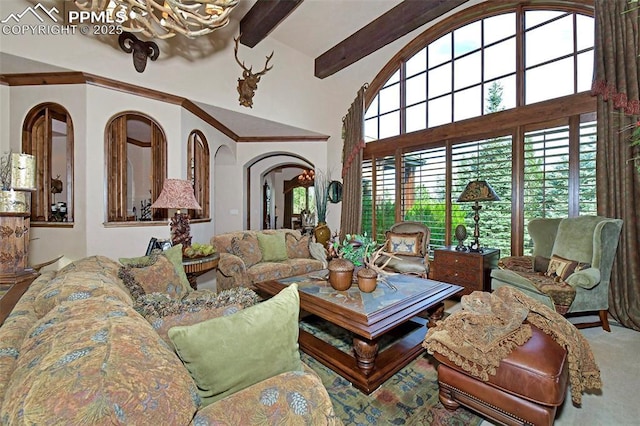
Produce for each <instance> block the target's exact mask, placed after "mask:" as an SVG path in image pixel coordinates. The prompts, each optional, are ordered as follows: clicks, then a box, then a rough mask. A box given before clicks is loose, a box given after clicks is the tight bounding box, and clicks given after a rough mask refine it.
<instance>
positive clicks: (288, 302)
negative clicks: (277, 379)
mask: <svg viewBox="0 0 640 426" xmlns="http://www.w3.org/2000/svg"><path fill="white" fill-rule="evenodd" d="M299 310H300V299H299V295H298V287H297V285H296V284H292V285H290V286H289V287H287V288H285V289H284V290H282V291H281V292H280V293H279V294H277V295H276V296H274V297H273V298H271V299H269V300H267V301H265V302H263V303H260V304H258V305H255V306H252V307H250V308H247V309H243V310H241V311H240V312H238V313H236V314H233V315H230V316H228V317H220V318H214V319H210V320H208V321H204V322H201V323H199V324H195V325H190V326H180V327H173V328H172V329H170V330H169V338H170V339H171V341H172V342H173V344H174V346H175V348H176V352H177V354H178V356H180V358H181V359H182V361H183V362H184V364H185V366H186V367H187V369H188V370H189V372H190V373H191V375H192V376H193V378H194V380H195V381H196V383H197V385H198V392H199V393H200V396H201V397H202V399H203V403H204V405H208V404H210V403H212V402H215V401H217V400H220V399H222V398H224V397H226V396H228V395H231V394H233V393H235V392H238V391H239V390H242V389H244V388H247V387H249V386H251V385H253V384H255V383H258V382H260V381H262V380H264V379H267V378H269V377H272V376H275V375H277V374H280V373H283V372H286V371H301V370H302V363H301V361H300V354H299V352H298V313H299Z"/></svg>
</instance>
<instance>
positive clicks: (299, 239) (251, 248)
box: [211, 229, 326, 291]
mask: <svg viewBox="0 0 640 426" xmlns="http://www.w3.org/2000/svg"><path fill="white" fill-rule="evenodd" d="M211 245H213V246H214V247H215V248H216V250H217V251H218V253H219V254H220V261H219V262H218V270H217V275H216V286H217V289H218V291H220V290H226V289H230V288H234V287H249V288H251V287H252V286H253V284H254V283H258V282H262V281H267V280H273V279H279V278H286V277H291V276H294V275H301V274H305V273H308V272H313V271H318V270H320V269H323V268H326V251H325V250H324V248H323V247H322V244H319V243H315V242H313V241H311V237H309V236H307V235H301V234H300V232H299V231H297V230H292V229H277V230H264V231H237V232H228V233H224V234H220V235H215V236H213V237H212V238H211Z"/></svg>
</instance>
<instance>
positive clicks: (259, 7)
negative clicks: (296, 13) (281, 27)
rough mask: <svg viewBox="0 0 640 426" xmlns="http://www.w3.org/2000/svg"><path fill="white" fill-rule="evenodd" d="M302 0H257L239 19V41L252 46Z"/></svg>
mask: <svg viewBox="0 0 640 426" xmlns="http://www.w3.org/2000/svg"><path fill="white" fill-rule="evenodd" d="M302 1H303V0H278V1H274V0H258V1H257V2H256V3H255V4H254V5H253V7H251V9H249V11H248V12H247V13H246V15H244V17H243V18H242V20H241V21H240V43H242V44H244V45H245V46H249V47H254V46H255V45H256V44H258V43H260V41H262V40H263V39H264V38H265V37H266V36H267V35H269V33H270V32H271V31H272V30H273V29H274V28H275V27H277V26H278V24H280V22H282V21H283V20H284V18H286V17H287V16H288V15H289V14H290V13H291V12H293V10H294V9H295V8H296V7H298V6H299V5H300V3H302Z"/></svg>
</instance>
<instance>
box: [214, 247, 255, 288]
mask: <svg viewBox="0 0 640 426" xmlns="http://www.w3.org/2000/svg"><path fill="white" fill-rule="evenodd" d="M250 284H251V279H250V278H249V275H248V274H247V267H246V265H245V264H244V261H243V260H242V259H241V258H240V257H238V256H236V255H234V254H231V253H220V260H219V261H218V269H217V271H216V288H217V290H218V292H220V291H222V290H228V289H230V288H234V287H249V286H250Z"/></svg>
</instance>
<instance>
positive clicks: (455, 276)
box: [432, 246, 500, 295]
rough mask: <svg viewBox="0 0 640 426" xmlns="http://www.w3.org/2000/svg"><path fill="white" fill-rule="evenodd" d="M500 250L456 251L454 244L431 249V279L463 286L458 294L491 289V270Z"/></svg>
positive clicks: (494, 266) (494, 265)
mask: <svg viewBox="0 0 640 426" xmlns="http://www.w3.org/2000/svg"><path fill="white" fill-rule="evenodd" d="M498 260H500V250H498V249H492V248H485V249H483V250H482V251H481V252H477V251H457V250H456V249H455V247H454V246H449V247H443V248H437V249H435V250H434V251H433V263H432V266H433V279H435V280H438V281H443V282H446V283H451V284H456V285H459V286H462V287H464V290H463V291H462V292H461V293H460V295H464V294H471V293H472V292H474V291H491V270H492V269H494V268H497V267H498Z"/></svg>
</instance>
